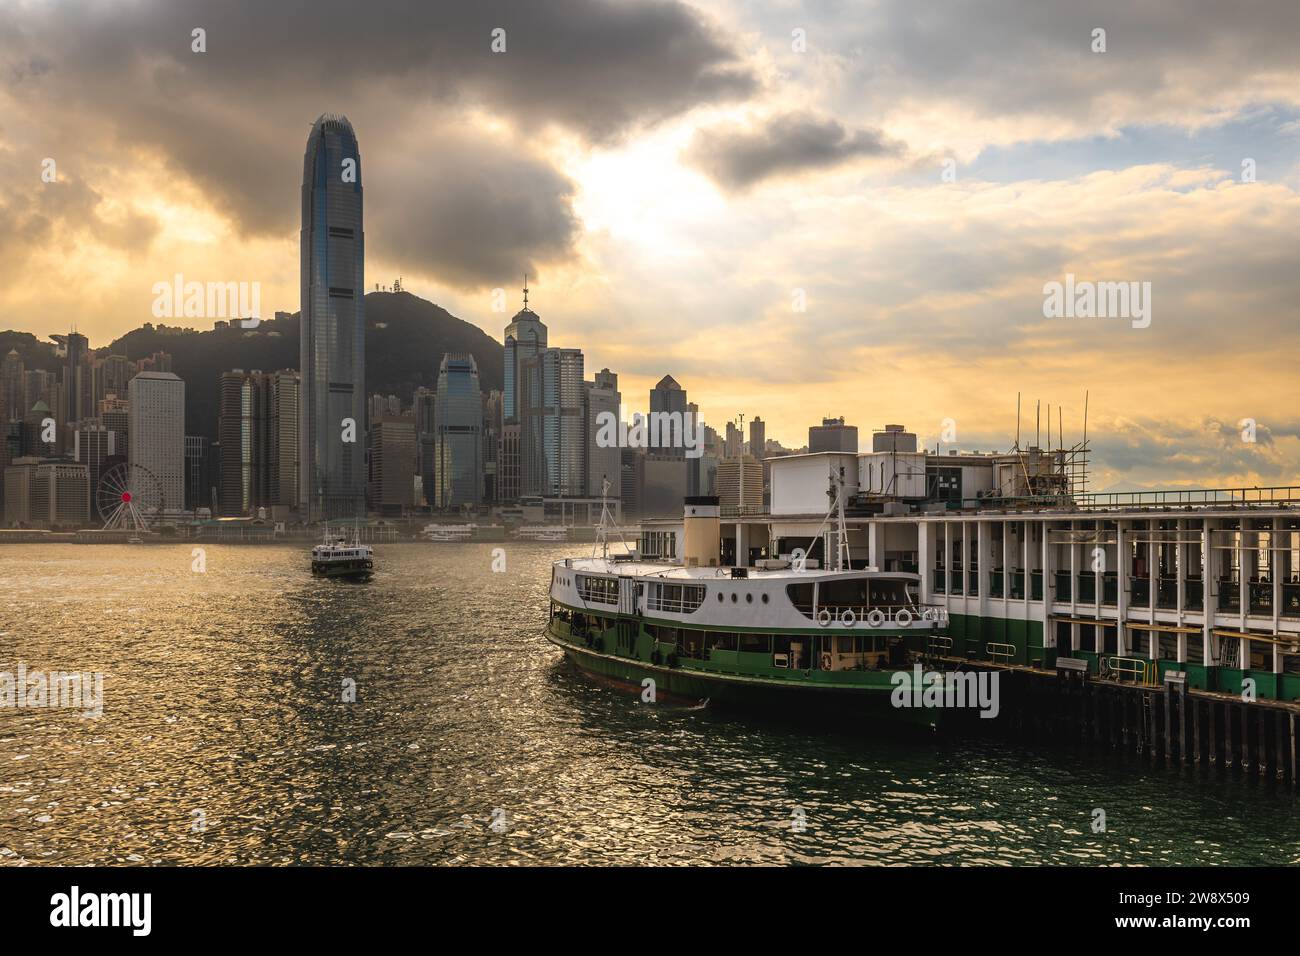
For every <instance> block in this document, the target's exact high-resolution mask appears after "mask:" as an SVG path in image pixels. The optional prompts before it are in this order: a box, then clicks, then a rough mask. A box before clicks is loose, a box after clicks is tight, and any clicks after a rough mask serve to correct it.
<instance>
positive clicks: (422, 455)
mask: <svg viewBox="0 0 1300 956" xmlns="http://www.w3.org/2000/svg"><path fill="white" fill-rule="evenodd" d="M437 407H438V392H437V390H436V389H432V388H425V387H424V386H423V385H421V386H420V387H419V388H417V389H416V390H415V395H414V396H413V399H412V408H411V412H412V414H413V415H414V416H415V473H416V474H417V475H419V476H420V496H421V497H422V498H423V499H424V504H426V505H432V504H433V501H434V498H435V497H436V495H435V493H434V480H433V475H434V467H433V449H434V429H435V427H436V425H437V422H436V420H435V413H436V411H437ZM418 503H419V502H417V504H418Z"/></svg>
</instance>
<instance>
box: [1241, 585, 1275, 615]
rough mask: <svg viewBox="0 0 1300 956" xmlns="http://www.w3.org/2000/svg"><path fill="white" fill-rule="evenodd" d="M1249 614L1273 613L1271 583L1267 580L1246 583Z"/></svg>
mask: <svg viewBox="0 0 1300 956" xmlns="http://www.w3.org/2000/svg"><path fill="white" fill-rule="evenodd" d="M1246 588H1247V592H1248V593H1249V595H1250V613H1251V614H1272V613H1273V585H1272V583H1271V582H1269V581H1252V582H1251V583H1250V584H1247V585H1246Z"/></svg>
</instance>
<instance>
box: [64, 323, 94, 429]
mask: <svg viewBox="0 0 1300 956" xmlns="http://www.w3.org/2000/svg"><path fill="white" fill-rule="evenodd" d="M89 345H90V341H89V340H88V339H87V338H86V337H85V336H84V335H82V334H81V333H80V332H69V333H68V339H67V361H66V362H65V363H64V366H63V390H64V391H63V395H64V399H65V400H66V404H65V405H64V406H63V407H64V409H65V410H66V411H65V414H66V415H67V423H68V424H69V425H71V424H73V423H75V422H79V421H81V419H83V418H91V417H93V416H94V414H95V412H94V408H95V405H94V401H93V396H92V394H91V388H90V385H91V382H90V374H91V369H90V364H89V362H87V348H88V347H89Z"/></svg>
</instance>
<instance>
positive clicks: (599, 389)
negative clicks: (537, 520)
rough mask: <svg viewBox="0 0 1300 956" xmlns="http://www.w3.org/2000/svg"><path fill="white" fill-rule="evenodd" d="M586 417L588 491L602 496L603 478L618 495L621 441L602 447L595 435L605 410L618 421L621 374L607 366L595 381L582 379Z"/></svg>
mask: <svg viewBox="0 0 1300 956" xmlns="http://www.w3.org/2000/svg"><path fill="white" fill-rule="evenodd" d="M583 395H584V417H585V420H586V440H587V494H588V495H589V496H591V497H599V496H600V495H601V492H602V490H603V488H604V482H605V481H606V480H607V481H608V482H609V496H610V498H619V497H620V496H621V494H622V487H623V479H622V473H623V468H622V456H621V455H620V454H619V447H618V443H617V442H615V443H612V444H611V445H610V446H609V447H608V448H601V447H600V445H599V444H598V443H597V441H596V439H597V437H598V436H599V433H600V424H601V420H602V419H601V416H602V414H606V415H609V416H612V417H613V419H614V420H615V421H617V420H618V416H619V404H620V403H621V402H622V400H623V397H622V395H621V394H620V393H619V390H618V376H617V375H615V374H614V373H613V372H611V371H610V370H609V369H607V368H603V369H601V370H600V371H599V372H597V373H596V377H595V379H594V380H593V381H590V382H585V383H583Z"/></svg>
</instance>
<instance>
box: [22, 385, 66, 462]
mask: <svg viewBox="0 0 1300 956" xmlns="http://www.w3.org/2000/svg"><path fill="white" fill-rule="evenodd" d="M53 417H54V413H53V412H52V411H51V410H50V406H49V405H47V404H46V403H45V402H44V401H42V400H40V399H38V400H37V401H36V404H35V405H33V406H32V407H31V408H30V409H29V410H28V412H27V414H26V415H24V416H23V430H22V442H21V445H22V449H21V450H22V454H23V455H37V456H39V457H41V458H49V457H51V456H52V455H55V454H57V453H58V440H57V436H55V438H54V440H52V441H47V440H46V439H47V437H48V436H49V434H50V429H49V427H48V425H49V422H50V421H51V420H52V419H53Z"/></svg>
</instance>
